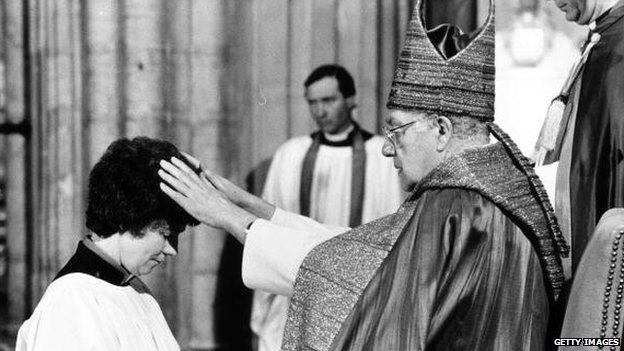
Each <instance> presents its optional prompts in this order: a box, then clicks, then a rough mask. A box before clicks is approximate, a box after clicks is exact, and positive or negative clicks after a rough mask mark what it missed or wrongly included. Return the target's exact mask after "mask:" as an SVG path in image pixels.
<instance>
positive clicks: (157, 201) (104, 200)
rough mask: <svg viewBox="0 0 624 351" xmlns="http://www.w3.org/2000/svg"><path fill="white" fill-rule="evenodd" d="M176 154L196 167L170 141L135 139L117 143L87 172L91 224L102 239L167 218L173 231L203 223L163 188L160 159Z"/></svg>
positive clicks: (135, 232)
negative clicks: (160, 175) (161, 188)
mask: <svg viewBox="0 0 624 351" xmlns="http://www.w3.org/2000/svg"><path fill="white" fill-rule="evenodd" d="M171 157H176V158H178V159H180V160H182V161H183V162H185V163H186V164H188V165H189V167H190V168H192V169H194V168H195V167H193V165H191V164H190V163H189V162H188V161H187V160H186V158H185V157H184V156H183V155H182V154H181V153H180V151H179V150H178V149H177V148H176V147H175V146H174V145H173V144H171V143H170V142H167V141H163V140H156V139H150V138H147V137H137V138H134V139H132V140H129V139H126V138H123V139H119V140H116V141H114V142H113V143H112V144H111V145H110V146H109V147H108V149H106V152H105V153H104V155H103V156H102V158H100V160H99V161H98V163H96V164H95V166H94V167H93V169H92V170H91V173H90V174H89V199H88V206H87V228H89V229H90V230H91V231H93V232H94V233H96V234H97V235H98V236H101V237H108V236H111V235H112V234H114V233H117V232H124V231H130V232H131V233H132V235H134V236H137V237H141V236H142V235H143V234H142V233H141V231H142V229H144V228H145V227H146V226H147V225H149V224H150V223H152V222H154V221H156V220H164V221H165V222H166V223H167V224H168V225H169V229H170V230H171V233H172V234H177V233H180V232H182V231H184V229H185V228H186V226H187V225H197V224H199V222H198V221H197V220H196V219H195V218H193V217H192V216H191V215H189V214H188V213H187V212H186V211H184V209H182V208H181V207H180V206H179V205H178V204H176V203H175V202H174V201H173V200H171V199H170V198H169V197H168V196H167V195H166V194H165V193H164V192H162V191H161V190H160V187H159V183H160V182H161V180H160V177H159V176H158V170H159V168H160V166H159V162H160V160H170V159H171Z"/></svg>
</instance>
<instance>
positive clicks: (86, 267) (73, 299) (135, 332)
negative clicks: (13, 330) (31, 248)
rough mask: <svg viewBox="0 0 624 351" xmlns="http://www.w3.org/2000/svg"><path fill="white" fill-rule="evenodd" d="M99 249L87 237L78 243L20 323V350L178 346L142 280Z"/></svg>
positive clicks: (159, 348) (156, 348)
mask: <svg viewBox="0 0 624 351" xmlns="http://www.w3.org/2000/svg"><path fill="white" fill-rule="evenodd" d="M94 250H95V251H94ZM96 251H97V248H94V244H93V243H92V242H89V241H88V239H85V240H84V241H82V242H80V243H79V244H78V248H77V250H76V253H75V254H74V256H72V258H71V259H70V261H69V262H68V263H67V265H66V266H65V267H64V268H63V269H62V270H61V271H60V272H59V275H58V276H57V278H56V279H55V280H54V281H53V282H52V283H51V284H50V285H49V286H48V288H47V289H46V292H45V293H44V295H43V297H42V298H41V301H39V304H38V305H37V307H36V308H35V311H34V312H33V314H32V315H31V317H30V318H29V319H28V320H26V321H25V322H24V324H23V325H22V327H21V328H20V330H19V333H18V337H17V344H16V350H18V351H30V350H46V351H48V350H49V351H53V350H59V351H61V350H102V351H104V350H128V351H130V350H132V351H134V350H179V349H180V347H179V346H178V344H177V342H176V340H175V338H174V337H173V334H172V333H171V330H170V329H169V326H168V325H167V322H166V321H165V318H164V316H163V314H162V311H161V309H160V307H159V306H158V303H157V302H156V300H155V299H154V298H153V297H152V295H151V294H150V293H149V291H148V290H147V288H146V287H145V286H144V285H143V284H142V282H140V280H138V278H136V277H134V276H131V275H129V274H128V273H127V272H124V271H122V270H121V267H119V266H115V265H114V264H112V263H111V262H109V261H108V260H107V258H104V257H103V256H101V254H102V253H101V252H97V253H96Z"/></svg>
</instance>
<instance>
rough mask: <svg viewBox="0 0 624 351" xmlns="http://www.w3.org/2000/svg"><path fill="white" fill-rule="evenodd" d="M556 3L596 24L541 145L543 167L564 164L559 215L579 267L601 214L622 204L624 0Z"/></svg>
mask: <svg viewBox="0 0 624 351" xmlns="http://www.w3.org/2000/svg"><path fill="white" fill-rule="evenodd" d="M555 4H556V5H557V6H558V7H559V8H560V9H561V11H563V12H565V16H566V19H567V20H568V21H573V22H576V23H578V24H580V25H586V24H588V23H593V24H592V25H591V26H590V28H592V29H591V31H590V33H589V35H588V40H587V42H586V43H585V45H584V47H583V55H582V58H581V60H579V61H578V63H577V64H576V65H575V67H574V69H573V70H572V72H571V73H570V77H569V78H568V81H567V82H566V84H565V86H564V88H563V89H562V92H561V94H560V95H559V96H558V97H557V98H556V99H555V100H554V102H553V105H552V106H553V107H551V110H550V112H549V117H548V118H547V120H546V122H545V123H544V127H542V132H541V134H540V140H539V141H538V144H537V148H538V151H539V153H538V157H537V161H538V164H541V163H544V164H548V163H551V162H555V161H557V160H559V161H560V162H559V167H558V169H557V185H556V209H557V218H559V220H560V223H561V226H562V230H563V232H564V233H565V234H566V235H569V236H570V237H571V246H572V267H573V269H574V271H575V270H576V267H577V266H578V263H579V260H580V258H581V255H582V254H583V251H584V250H585V246H586V245H587V242H588V241H589V239H590V237H591V234H592V233H593V232H594V228H595V226H596V224H597V223H598V220H599V219H600V217H602V215H603V214H604V213H605V212H606V211H607V210H609V209H610V208H613V207H624V163H623V162H622V161H623V160H624V60H622V57H623V56H624V0H619V1H618V0H555ZM564 104H565V109H564V108H563V105H564ZM557 105H559V106H561V107H560V108H559V109H557V108H554V106H557ZM554 111H557V112H556V113H555V112H554Z"/></svg>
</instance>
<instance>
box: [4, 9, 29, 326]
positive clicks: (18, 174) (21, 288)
mask: <svg viewBox="0 0 624 351" xmlns="http://www.w3.org/2000/svg"><path fill="white" fill-rule="evenodd" d="M0 6H2V7H3V11H2V12H3V14H4V21H3V22H4V23H3V30H4V41H3V43H2V44H3V48H2V52H3V54H4V57H3V60H4V64H5V69H4V77H2V79H4V81H5V88H6V108H5V116H6V117H5V118H4V121H6V122H12V123H19V122H23V121H24V120H27V110H26V99H27V97H26V89H27V88H26V82H25V79H24V72H25V68H26V67H25V61H24V58H25V56H24V49H25V44H26V43H25V40H24V36H23V34H24V32H25V23H24V22H23V16H22V15H23V12H24V10H25V9H24V2H22V1H3V2H2V3H1V5H0ZM26 148H27V140H26V139H25V138H24V136H22V135H19V134H12V135H9V136H7V137H6V148H5V150H6V169H7V173H6V202H7V204H8V206H7V261H8V262H7V269H8V271H7V283H8V300H7V305H8V306H7V309H6V310H7V315H6V316H5V323H6V325H5V327H6V329H7V331H8V332H9V334H12V335H15V333H16V332H17V328H18V327H19V325H20V324H21V322H22V320H23V319H24V317H25V316H26V315H27V313H28V311H29V307H30V306H29V302H30V300H31V296H30V290H29V285H28V278H29V275H28V274H27V272H28V268H29V267H28V248H27V238H28V236H29V233H28V228H27V211H26V208H27V202H26V186H27V185H26V175H27V164H26V152H27V149H26Z"/></svg>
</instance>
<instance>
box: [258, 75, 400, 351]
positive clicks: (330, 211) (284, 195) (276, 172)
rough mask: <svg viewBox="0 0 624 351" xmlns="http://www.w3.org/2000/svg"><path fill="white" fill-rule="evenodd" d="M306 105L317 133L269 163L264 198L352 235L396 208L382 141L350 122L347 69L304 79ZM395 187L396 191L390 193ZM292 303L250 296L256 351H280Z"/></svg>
mask: <svg viewBox="0 0 624 351" xmlns="http://www.w3.org/2000/svg"><path fill="white" fill-rule="evenodd" d="M304 86H305V99H306V101H307V102H308V106H309V107H310V114H311V115H312V117H313V118H314V121H315V122H316V124H317V125H318V128H319V130H317V131H316V132H314V133H313V134H312V135H305V136H299V137H295V138H292V139H290V140H288V141H287V142H286V143H284V144H283V145H282V146H280V148H279V149H278V150H277V152H276V153H275V155H274V156H273V161H272V163H271V167H270V168H269V174H268V176H267V180H266V183H265V185H264V190H263V192H262V198H263V199H265V200H266V201H268V202H270V203H272V204H275V206H278V207H280V208H282V209H284V210H286V211H289V212H294V213H299V214H302V215H304V216H307V217H310V218H312V219H314V220H316V221H319V222H321V223H326V224H331V225H337V226H344V227H346V226H349V227H356V226H358V225H360V224H362V223H366V222H370V221H372V220H374V219H377V218H379V217H381V216H385V215H387V214H390V213H392V212H394V211H396V209H397V208H398V207H399V205H400V204H401V195H402V194H401V188H400V184H399V177H398V176H397V173H396V171H395V169H394V167H392V162H391V160H389V159H388V158H385V157H383V155H382V154H381V148H382V146H383V143H384V140H383V138H382V137H379V136H376V135H372V134H371V133H369V132H367V131H365V130H364V129H362V128H361V127H360V126H359V125H358V124H357V123H356V122H355V121H354V120H353V116H352V111H353V109H354V108H355V94H356V89H355V83H354V81H353V78H352V77H351V75H350V74H349V72H347V70H346V69H345V68H343V67H342V66H339V65H323V66H320V67H317V68H316V69H314V71H312V73H310V75H309V76H308V78H307V79H306V81H305V83H304ZM393 184H394V186H393ZM289 304H290V299H289V298H288V297H286V296H279V295H274V294H270V293H266V292H264V291H256V292H254V304H253V312H252V317H251V329H252V330H253V331H254V333H255V334H256V335H257V337H258V349H259V351H279V349H280V346H281V344H282V334H283V332H284V326H285V324H286V314H287V312H288V305H289Z"/></svg>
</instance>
